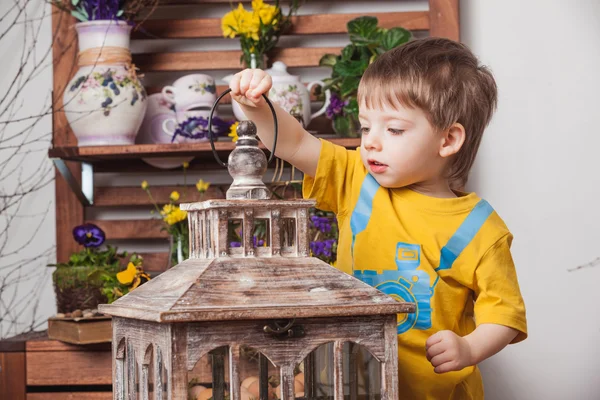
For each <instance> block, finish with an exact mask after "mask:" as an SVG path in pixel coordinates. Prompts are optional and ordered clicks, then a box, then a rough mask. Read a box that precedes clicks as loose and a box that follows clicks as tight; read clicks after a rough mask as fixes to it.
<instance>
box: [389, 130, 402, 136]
mask: <svg viewBox="0 0 600 400" xmlns="http://www.w3.org/2000/svg"><path fill="white" fill-rule="evenodd" d="M388 131H389V132H390V133H391V134H392V135H401V134H403V133H404V129H394V128H388Z"/></svg>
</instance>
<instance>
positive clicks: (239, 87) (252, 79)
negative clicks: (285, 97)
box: [229, 69, 273, 107]
mask: <svg viewBox="0 0 600 400" xmlns="http://www.w3.org/2000/svg"><path fill="white" fill-rule="evenodd" d="M272 85H273V81H272V80H271V76H270V75H269V74H267V73H266V72H265V71H263V70H261V69H245V70H243V71H242V72H238V73H237V74H235V75H234V76H233V79H232V80H231V81H230V82H229V87H230V88H231V97H232V98H233V99H234V100H235V101H237V102H238V103H240V104H242V105H244V106H249V107H260V106H262V105H264V104H265V99H264V98H263V97H262V95H263V94H267V93H269V90H271V86H272Z"/></svg>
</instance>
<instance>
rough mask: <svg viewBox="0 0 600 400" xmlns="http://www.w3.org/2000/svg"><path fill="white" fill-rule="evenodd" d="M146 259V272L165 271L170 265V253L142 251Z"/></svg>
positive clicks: (144, 263) (141, 254) (144, 265)
mask: <svg viewBox="0 0 600 400" xmlns="http://www.w3.org/2000/svg"><path fill="white" fill-rule="evenodd" d="M140 256H142V258H143V259H144V262H143V264H142V265H143V267H144V271H146V272H163V271H166V270H167V267H168V265H169V253H168V252H162V253H140Z"/></svg>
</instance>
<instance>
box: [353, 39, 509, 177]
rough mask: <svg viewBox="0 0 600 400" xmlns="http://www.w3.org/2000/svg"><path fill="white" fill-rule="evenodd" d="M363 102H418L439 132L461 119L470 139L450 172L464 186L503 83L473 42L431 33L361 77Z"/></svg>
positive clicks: (393, 52)
mask: <svg viewBox="0 0 600 400" xmlns="http://www.w3.org/2000/svg"><path fill="white" fill-rule="evenodd" d="M358 101H359V104H365V105H366V106H367V107H369V108H371V107H375V108H380V107H381V106H383V105H384V104H385V105H388V106H390V107H396V106H397V105H398V104H401V105H402V106H404V107H411V108H413V107H418V108H419V109H421V110H423V112H425V114H426V115H427V118H428V119H429V122H430V123H431V125H433V127H434V128H435V129H437V130H439V131H444V130H446V129H448V128H450V126H452V124H454V123H456V122H458V123H460V124H461V125H463V126H464V128H465V132H466V135H465V136H466V138H465V142H464V144H463V146H462V148H461V149H460V151H459V152H458V154H457V155H456V156H455V159H454V160H453V163H452V167H451V169H450V171H449V175H448V178H449V179H450V181H451V182H452V186H453V187H462V186H463V185H464V184H465V183H466V182H467V178H468V175H469V170H470V169H471V167H472V165H473V162H474V161H475V156H476V154H477V149H478V148H479V144H480V143H481V137H482V136H483V131H484V129H485V127H486V126H487V125H488V123H489V122H490V120H491V118H492V115H493V114H494V111H495V109H496V104H497V87H496V82H495V81H494V77H493V76H492V74H491V72H490V71H489V70H488V69H487V68H486V67H484V66H482V65H479V62H478V60H477V58H476V57H475V56H474V55H473V53H472V52H471V50H470V49H469V48H468V47H467V46H465V45H463V44H461V43H458V42H455V41H452V40H449V39H443V38H425V39H418V40H414V41H411V42H408V43H407V44H405V45H403V46H399V47H396V48H394V49H392V50H389V51H387V52H386V53H384V54H382V55H381V56H380V57H379V58H377V59H376V60H375V61H374V62H373V63H372V64H371V65H370V66H369V67H368V68H367V70H366V71H365V73H364V75H363V77H362V79H361V82H360V85H359V88H358Z"/></svg>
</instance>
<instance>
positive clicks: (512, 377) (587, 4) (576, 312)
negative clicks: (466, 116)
mask: <svg viewBox="0 0 600 400" xmlns="http://www.w3.org/2000/svg"><path fill="white" fill-rule="evenodd" d="M461 34H462V40H463V41H464V42H465V43H467V44H468V45H470V46H471V47H472V49H473V50H474V51H475V52H476V53H477V54H478V55H479V56H480V58H481V60H482V61H483V62H484V63H486V64H489V65H490V66H491V68H492V69H493V72H494V74H495V76H496V79H497V81H498V86H499V92H500V97H499V108H498V113H497V115H496V116H495V118H494V120H493V122H492V124H491V126H490V128H489V129H488V130H487V132H486V136H485V138H484V141H483V144H482V148H481V151H480V153H479V156H478V160H477V162H476V166H475V170H474V172H473V179H472V182H471V188H472V189H475V190H476V191H478V192H479V194H480V195H482V196H483V197H485V198H487V199H488V200H489V201H490V203H491V204H492V205H493V206H494V207H495V208H496V210H497V211H498V212H499V213H500V215H501V216H502V217H503V218H504V219H505V221H506V223H507V224H508V226H509V228H510V229H511V230H512V232H513V233H514V235H515V240H514V242H513V250H514V258H515V261H516V264H517V266H518V275H519V280H520V284H521V289H522V292H523V295H524V297H525V302H526V306H527V313H528V324H529V338H528V339H527V340H526V341H525V342H523V343H522V344H518V345H515V346H511V347H509V348H508V349H506V350H505V351H503V352H502V353H501V354H499V355H497V356H496V357H494V358H493V359H490V360H489V361H488V362H486V363H485V364H484V365H483V372H484V376H485V384H486V389H487V394H488V396H486V399H490V400H510V399H523V400H525V399H536V400H537V399H547V400H550V399H557V400H559V399H560V400H562V399H577V400H580V399H581V400H584V399H599V398H600V380H598V376H599V375H598V374H599V372H598V367H600V359H599V356H600V348H599V347H598V345H597V343H598V339H599V338H600V313H599V312H598V310H599V308H600V307H599V305H600V291H598V289H597V287H598V286H597V282H598V280H599V279H600V265H598V266H597V267H596V268H587V269H581V270H579V271H577V272H568V269H569V268H573V267H576V266H578V265H581V264H585V263H588V262H590V261H593V260H595V259H596V258H597V257H600V229H599V226H598V225H599V224H600V207H598V197H599V194H600V178H599V177H598V173H599V172H600V158H599V157H598V147H599V146H600V137H599V136H598V133H599V132H600V129H599V126H600V112H599V110H600V101H599V100H598V93H599V92H600V75H599V72H600V51H599V48H600V2H599V1H597V0H588V1H585V0H571V1H561V0H544V1H542V0H537V1H532V0H530V1H522V0H502V1H481V0H463V1H461Z"/></svg>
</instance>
